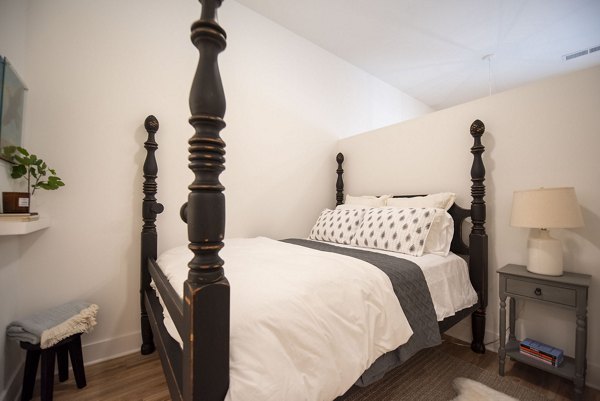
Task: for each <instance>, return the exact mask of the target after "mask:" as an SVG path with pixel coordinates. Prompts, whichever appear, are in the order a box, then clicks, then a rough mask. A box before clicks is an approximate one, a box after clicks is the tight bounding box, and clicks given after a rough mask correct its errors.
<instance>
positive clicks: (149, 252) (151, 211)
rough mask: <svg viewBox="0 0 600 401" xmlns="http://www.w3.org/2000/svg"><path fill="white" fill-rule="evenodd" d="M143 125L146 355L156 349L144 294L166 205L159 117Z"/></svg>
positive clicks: (142, 270)
mask: <svg viewBox="0 0 600 401" xmlns="http://www.w3.org/2000/svg"><path fill="white" fill-rule="evenodd" d="M144 128H146V132H148V139H147V140H146V142H144V148H146V160H145V161H144V186H143V192H144V201H143V203H142V219H143V220H144V226H143V227H142V238H141V258H140V263H141V268H140V309H141V316H140V318H141V330H142V350H141V351H142V354H144V355H147V354H151V353H152V352H154V350H155V349H156V347H155V346H154V340H153V336H152V329H151V327H150V320H149V318H148V310H147V309H146V302H145V293H146V291H147V290H151V288H150V280H151V278H150V272H149V271H148V268H147V263H148V259H153V260H156V253H157V238H158V237H157V234H156V216H157V215H158V214H160V213H162V211H163V205H161V204H160V203H158V202H157V201H156V196H155V195H156V192H157V189H158V188H157V185H156V177H157V175H158V165H157V164H156V157H155V155H154V153H155V152H156V149H157V148H158V144H157V143H156V140H155V135H156V132H157V131H158V120H157V119H156V117H154V116H148V117H147V118H146V121H144Z"/></svg>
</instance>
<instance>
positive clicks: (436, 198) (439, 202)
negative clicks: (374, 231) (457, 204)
mask: <svg viewBox="0 0 600 401" xmlns="http://www.w3.org/2000/svg"><path fill="white" fill-rule="evenodd" d="M455 199H456V194H454V193H452V192H440V193H437V194H431V195H426V196H414V197H412V198H389V199H387V201H386V206H392V207H398V208H406V207H434V208H437V209H444V210H448V209H450V207H452V204H453V203H454V200H455Z"/></svg>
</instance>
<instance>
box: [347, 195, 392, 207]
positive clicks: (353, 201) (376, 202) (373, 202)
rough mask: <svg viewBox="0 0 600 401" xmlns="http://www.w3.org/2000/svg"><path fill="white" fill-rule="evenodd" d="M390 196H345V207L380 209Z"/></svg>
mask: <svg viewBox="0 0 600 401" xmlns="http://www.w3.org/2000/svg"><path fill="white" fill-rule="evenodd" d="M391 197H392V195H381V196H350V195H346V202H344V204H345V205H360V206H367V207H382V206H385V203H386V201H387V200H388V199H389V198H391Z"/></svg>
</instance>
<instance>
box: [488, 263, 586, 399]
mask: <svg viewBox="0 0 600 401" xmlns="http://www.w3.org/2000/svg"><path fill="white" fill-rule="evenodd" d="M498 273H499V274H500V287H499V294H500V349H499V350H498V357H499V373H500V375H501V376H504V361H505V358H506V356H509V357H510V358H511V359H514V360H515V361H519V362H522V363H525V364H527V365H531V366H534V367H536V368H539V369H542V370H544V371H546V372H550V373H553V374H555V375H558V376H561V377H564V378H567V379H569V380H572V381H573V383H574V384H575V399H576V400H581V399H582V396H583V389H584V387H585V371H586V366H587V361H586V346H587V298H588V288H589V286H590V281H591V276H589V275H587V274H578V273H569V272H565V273H564V274H563V275H562V276H557V277H554V276H544V275H540V274H535V273H530V272H528V271H527V269H526V268H525V266H520V265H506V266H504V267H503V268H501V269H499V270H498ZM507 297H510V301H509V324H510V332H509V337H508V343H506V298H507ZM516 299H519V300H523V301H527V300H534V301H538V302H543V303H545V304H548V305H555V306H559V307H564V308H568V309H572V310H574V311H575V314H576V316H577V327H576V330H575V358H571V357H567V356H565V357H564V362H563V363H562V364H561V365H560V366H558V367H554V366H550V365H546V364H545V363H543V362H539V361H537V360H535V359H533V358H531V357H528V356H527V355H523V354H521V353H519V341H518V340H517V338H516V337H515V320H516V316H515V312H516V307H515V300H516Z"/></svg>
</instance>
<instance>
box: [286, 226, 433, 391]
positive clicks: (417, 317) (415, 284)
mask: <svg viewBox="0 0 600 401" xmlns="http://www.w3.org/2000/svg"><path fill="white" fill-rule="evenodd" d="M283 242H287V243H289V244H295V245H300V246H305V247H307V248H312V249H316V250H319V251H324V252H333V253H339V254H342V255H346V256H351V257H353V258H356V259H360V260H364V261H365V262H368V263H370V264H372V265H374V266H376V267H378V268H379V269H380V270H381V271H383V272H384V273H385V274H387V276H388V277H389V278H390V281H391V282H392V287H393V288H394V292H395V294H396V296H397V297H398V300H399V301H400V305H401V306H402V309H403V310H404V314H405V315H406V318H407V319H408V322H409V323H410V327H411V328H412V330H413V335H412V337H411V338H410V339H409V340H408V342H407V343H406V344H404V345H402V346H400V347H399V348H398V349H396V350H395V351H391V352H388V353H387V354H384V355H382V356H381V357H379V358H378V359H377V360H376V361H375V362H374V363H373V365H371V367H370V368H369V369H367V371H366V372H364V373H363V375H362V376H361V377H360V378H359V379H358V381H357V382H356V384H357V385H359V386H366V385H368V384H370V383H373V382H374V381H377V380H379V379H380V378H381V377H383V375H384V374H385V373H386V372H388V371H389V370H391V369H393V368H395V367H396V366H398V365H400V364H402V363H404V362H405V361H406V360H408V359H409V358H410V357H411V356H413V355H414V354H416V353H417V352H418V351H419V350H421V349H423V348H428V347H433V346H436V345H439V344H440V343H441V342H442V339H441V335H440V330H439V326H438V322H437V317H436V314H435V309H434V308H433V301H432V300H431V294H430V293H429V288H428V287H427V282H426V281H425V276H424V275H423V271H422V270H421V268H420V267H419V266H417V265H416V264H414V263H413V262H411V261H409V260H406V259H401V258H396V257H394V256H389V255H383V254H381V253H377V252H369V251H363V250H359V249H351V248H342V247H339V246H335V245H329V244H325V243H322V242H316V241H309V240H303V239H296V238H290V239H286V240H283ZM349 351H350V350H349Z"/></svg>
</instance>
